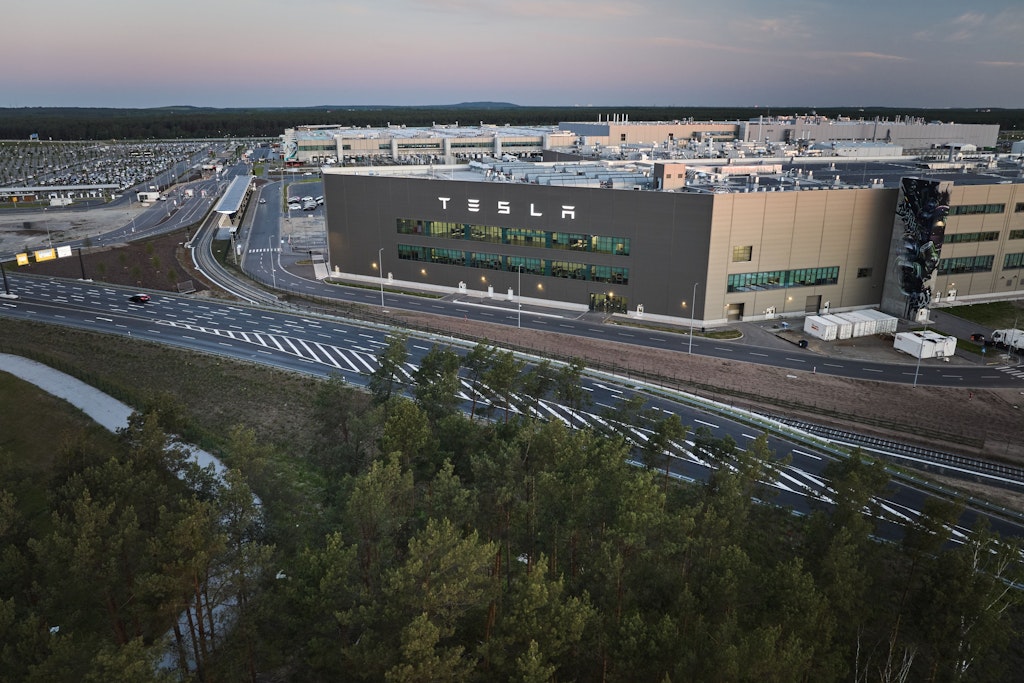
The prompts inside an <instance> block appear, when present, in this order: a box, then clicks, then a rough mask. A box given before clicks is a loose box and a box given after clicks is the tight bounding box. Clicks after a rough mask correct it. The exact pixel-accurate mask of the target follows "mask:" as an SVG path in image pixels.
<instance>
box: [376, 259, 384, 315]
mask: <svg viewBox="0 0 1024 683" xmlns="http://www.w3.org/2000/svg"><path fill="white" fill-rule="evenodd" d="M377 268H378V269H379V270H378V273H377V274H378V275H380V308H381V310H384V247H381V248H380V249H378V250H377Z"/></svg>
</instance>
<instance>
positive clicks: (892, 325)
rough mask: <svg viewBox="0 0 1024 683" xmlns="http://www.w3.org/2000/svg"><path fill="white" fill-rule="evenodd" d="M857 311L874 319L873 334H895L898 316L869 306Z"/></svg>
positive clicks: (898, 320)
mask: <svg viewBox="0 0 1024 683" xmlns="http://www.w3.org/2000/svg"><path fill="white" fill-rule="evenodd" d="M857 312H858V313H860V314H861V315H865V316H867V317H869V318H873V319H874V320H875V334H896V326H897V325H899V322H900V319H899V318H896V317H894V316H891V315H889V314H887V313H882V312H881V311H876V310H873V309H870V308H868V309H865V310H863V311H857Z"/></svg>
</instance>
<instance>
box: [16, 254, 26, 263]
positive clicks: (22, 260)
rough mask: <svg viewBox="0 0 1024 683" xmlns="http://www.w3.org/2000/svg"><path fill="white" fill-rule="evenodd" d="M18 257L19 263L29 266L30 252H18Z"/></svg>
mask: <svg viewBox="0 0 1024 683" xmlns="http://www.w3.org/2000/svg"><path fill="white" fill-rule="evenodd" d="M16 258H17V259H18V265H19V266H27V265H28V254H24V253H22V254H18V255H17V256H16Z"/></svg>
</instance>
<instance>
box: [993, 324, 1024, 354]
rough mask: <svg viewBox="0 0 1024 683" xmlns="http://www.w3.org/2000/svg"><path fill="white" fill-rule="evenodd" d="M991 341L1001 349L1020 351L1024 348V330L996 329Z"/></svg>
mask: <svg viewBox="0 0 1024 683" xmlns="http://www.w3.org/2000/svg"><path fill="white" fill-rule="evenodd" d="M992 342H993V343H994V344H995V345H996V346H998V347H999V348H1001V349H1008V350H1010V351H1016V352H1020V351H1021V350H1024V330H1017V329H1013V330H996V331H995V332H993V333H992Z"/></svg>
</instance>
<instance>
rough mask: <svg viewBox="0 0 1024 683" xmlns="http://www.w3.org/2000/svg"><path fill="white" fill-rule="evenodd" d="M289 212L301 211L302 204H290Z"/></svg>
mask: <svg viewBox="0 0 1024 683" xmlns="http://www.w3.org/2000/svg"><path fill="white" fill-rule="evenodd" d="M288 210H289V211H301V210H302V204H289V205H288Z"/></svg>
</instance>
